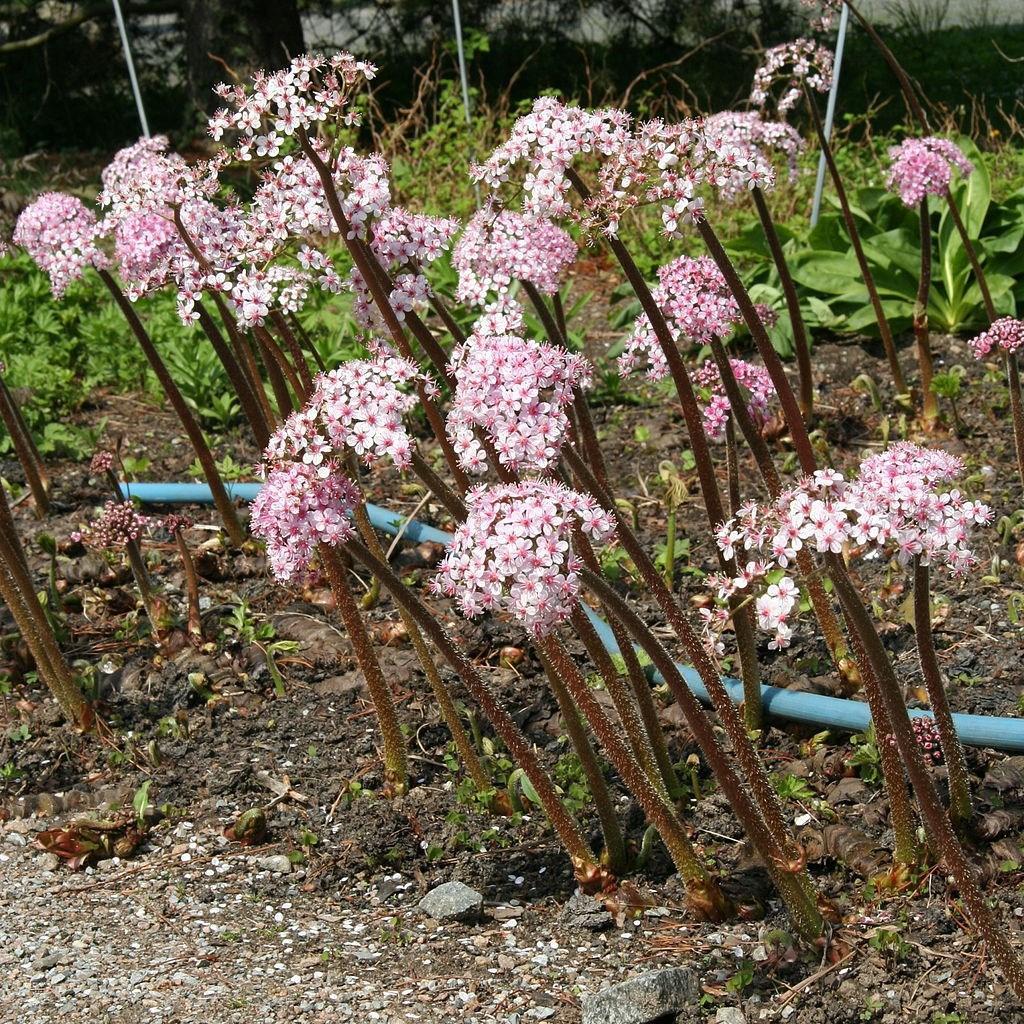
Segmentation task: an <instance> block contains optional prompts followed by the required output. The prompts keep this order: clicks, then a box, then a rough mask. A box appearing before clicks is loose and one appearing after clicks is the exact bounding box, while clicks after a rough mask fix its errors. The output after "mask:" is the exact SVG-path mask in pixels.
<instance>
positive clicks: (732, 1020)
mask: <svg viewBox="0 0 1024 1024" xmlns="http://www.w3.org/2000/svg"><path fill="white" fill-rule="evenodd" d="M715 1024H747V1018H746V1017H745V1016H744V1014H743V1011H742V1010H740V1009H737V1007H735V1006H720V1007H719V1008H718V1013H716V1014H715Z"/></svg>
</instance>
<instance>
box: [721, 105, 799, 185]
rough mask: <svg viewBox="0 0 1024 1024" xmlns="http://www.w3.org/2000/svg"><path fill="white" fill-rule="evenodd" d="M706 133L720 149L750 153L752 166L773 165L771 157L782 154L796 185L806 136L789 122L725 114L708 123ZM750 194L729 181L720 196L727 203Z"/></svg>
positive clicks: (741, 113) (752, 112)
mask: <svg viewBox="0 0 1024 1024" xmlns="http://www.w3.org/2000/svg"><path fill="white" fill-rule="evenodd" d="M704 130H705V131H706V132H707V135H708V137H709V138H710V139H711V140H713V141H712V145H713V146H714V147H715V148H716V149H722V148H725V147H726V146H731V147H733V148H734V149H735V150H737V151H740V152H742V151H743V150H744V149H747V150H749V151H750V155H749V157H748V159H749V161H750V163H751V164H754V163H755V162H756V161H758V160H760V161H763V162H764V163H768V162H769V154H771V153H780V154H781V155H782V156H783V157H785V159H786V166H787V169H788V172H789V180H790V181H795V180H796V175H797V157H799V155H800V153H801V152H802V151H803V148H804V140H803V136H802V135H801V134H800V133H799V132H798V131H797V130H796V129H795V128H794V127H793V126H792V125H790V124H787V123H786V122H785V121H766V120H765V119H764V118H762V117H761V115H760V114H759V113H758V112H757V111H756V110H724V111H722V112H721V113H719V114H712V115H711V116H710V117H707V118H705V119H704ZM745 190H746V183H745V182H744V181H743V180H742V178H741V179H740V180H739V181H736V180H734V179H733V178H729V177H726V178H725V179H724V181H723V184H722V185H721V186H720V189H719V191H720V193H721V195H722V196H723V197H724V198H726V199H735V198H737V197H738V196H739V195H741V194H742V193H743V192H744V191H745Z"/></svg>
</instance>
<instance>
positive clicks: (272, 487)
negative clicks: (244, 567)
mask: <svg viewBox="0 0 1024 1024" xmlns="http://www.w3.org/2000/svg"><path fill="white" fill-rule="evenodd" d="M360 500H361V499H360V496H359V492H358V490H357V489H356V487H355V485H354V484H353V483H352V482H351V481H350V480H349V479H348V478H347V477H345V476H344V475H343V474H342V473H341V471H340V469H339V467H338V466H337V465H336V464H334V463H332V464H330V465H329V467H328V472H327V473H326V474H322V473H320V472H318V471H317V470H316V469H314V467H313V466H310V465H307V464H305V463H302V462H286V463H282V464H281V465H277V466H275V467H274V468H273V469H271V470H270V472H269V473H268V474H267V478H266V480H265V481H264V483H263V486H262V487H261V488H260V493H259V494H258V495H257V496H256V500H255V501H254V502H253V503H252V518H251V520H250V525H251V528H252V532H253V536H255V537H259V538H261V539H262V540H264V541H266V545H267V557H268V558H269V559H270V568H271V570H272V572H273V573H274V576H276V577H277V579H279V580H281V581H283V582H287V581H288V580H292V579H295V578H296V577H301V576H302V575H303V574H304V573H305V572H307V571H308V569H309V566H310V564H311V563H312V561H313V557H314V556H315V554H316V548H317V545H318V544H326V545H328V546H329V547H334V546H336V545H338V544H343V543H344V542H345V541H346V540H348V539H349V538H350V537H351V536H352V535H353V533H354V529H353V526H352V521H351V520H352V511H353V509H354V508H355V507H356V506H357V505H358V504H360Z"/></svg>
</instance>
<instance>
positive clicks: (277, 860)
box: [256, 853, 292, 875]
mask: <svg viewBox="0 0 1024 1024" xmlns="http://www.w3.org/2000/svg"><path fill="white" fill-rule="evenodd" d="M256 866H257V867H258V868H259V869H260V871H273V872H274V874H275V875H287V874H288V872H289V871H291V869H292V862H291V861H290V860H289V859H288V858H287V857H286V856H285V855H284V854H283V853H275V854H272V855H271V856H270V857H260V858H259V860H257V861H256Z"/></svg>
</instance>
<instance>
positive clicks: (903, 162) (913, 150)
mask: <svg viewBox="0 0 1024 1024" xmlns="http://www.w3.org/2000/svg"><path fill="white" fill-rule="evenodd" d="M889 157H890V159H891V160H892V166H891V167H890V168H889V188H891V189H893V191H895V192H896V193H898V195H899V197H900V199H902V200H903V203H904V205H905V206H916V205H917V204H918V203H919V202H920V201H921V200H922V199H924V197H925V196H941V195H943V194H944V193H945V191H946V189H947V188H949V183H950V181H951V180H952V177H953V169H954V168H956V169H957V170H959V171H960V173H961V174H962V175H964V177H966V176H967V175H969V174H970V173H971V172H972V171H973V170H974V165H973V164H972V163H971V161H970V160H968V159H967V157H965V156H964V155H963V153H961V152H960V150H959V149H958V148H957V146H956V143H954V142H951V141H950V140H949V139H939V138H935V137H934V136H928V137H927V138H923V139H904V140H903V142H901V143H900V144H899V145H898V146H893V148H892V149H890V150H889Z"/></svg>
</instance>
